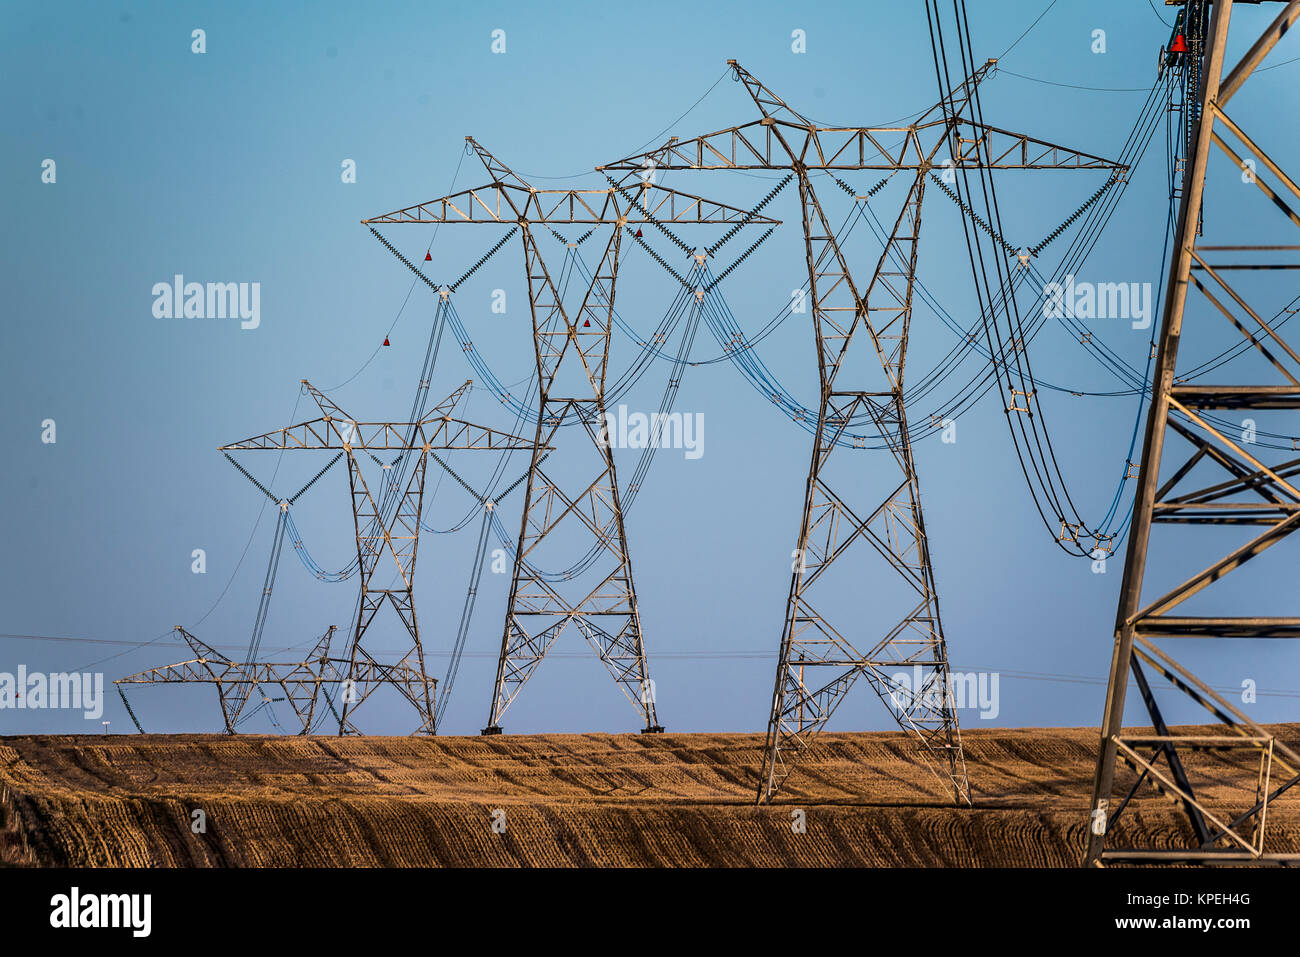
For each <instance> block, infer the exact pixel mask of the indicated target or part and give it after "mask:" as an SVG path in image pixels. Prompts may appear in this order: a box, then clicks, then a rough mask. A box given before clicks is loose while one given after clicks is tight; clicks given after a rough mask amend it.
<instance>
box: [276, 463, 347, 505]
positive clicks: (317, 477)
mask: <svg viewBox="0 0 1300 957" xmlns="http://www.w3.org/2000/svg"><path fill="white" fill-rule="evenodd" d="M341 458H343V453H342V452H340V453H339V454H338V455H336V456H334V458H332V459H330V462H329V465H327V466H325V467H324V468H323V469H321V470H320V471H319V472H317V473H316V474H315V475H314V476H312V480H311V481H310V482H308V483H307V484H306V485H304V486H303V487H302V488H300V489H298V491H297V492H296V493H295V494H294V496H293V498H291V499H289V500H288V501H289V504H290V505H292V504H293V503H294V502H296V501H298V499H300V498H302V496H303V493H304V492H306V491H307V489H309V488H311V487H312V486H313V485H315V484H316V483H317V482H318V481H320V477H321V476H322V475H324V474H325V473H326V472H328V471H329V470H330V469H332V468H333V467H334V463H335V462H337V461H338V460H339V459H341Z"/></svg>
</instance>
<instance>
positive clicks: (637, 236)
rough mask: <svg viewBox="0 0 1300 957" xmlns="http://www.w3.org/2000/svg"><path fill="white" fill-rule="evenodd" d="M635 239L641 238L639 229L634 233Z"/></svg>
mask: <svg viewBox="0 0 1300 957" xmlns="http://www.w3.org/2000/svg"><path fill="white" fill-rule="evenodd" d="M636 238H637V239H640V238H641V230H640V229H639V228H638V229H637V231H636Z"/></svg>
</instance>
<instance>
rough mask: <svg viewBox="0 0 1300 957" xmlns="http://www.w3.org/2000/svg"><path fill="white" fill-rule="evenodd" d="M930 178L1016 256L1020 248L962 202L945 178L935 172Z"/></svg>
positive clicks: (994, 238)
mask: <svg viewBox="0 0 1300 957" xmlns="http://www.w3.org/2000/svg"><path fill="white" fill-rule="evenodd" d="M930 179H932V180H934V184H935V185H936V186H938V187H939V188H940V189H941V190H943V191H944V193H945V194H946V195H947V197H948V198H949V199H951V200H952V201H953V202H954V203H956V204H957V205H958V206H960V207H961V210H962V212H964V213H965V214H966V215H967V216H969V217H970V218H971V220H973V221H974V223H975V225H976V226H978V227H980V229H982V230H984V232H986V233H988V234H989V235H990V236H992V237H993V241H994V242H996V243H997V244H998V245H999V246H1001V247H1002V249H1003V250H1004V251H1005V252H1006V254H1007V255H1008V256H1015V255H1018V254H1019V252H1020V250H1018V249H1016V247H1014V246H1012V245H1011V244H1010V243H1009V242H1007V241H1006V240H1005V239H1003V238H1002V237H1001V236H1000V235H998V234H997V233H996V232H995V231H994V229H993V227H992V226H990V225H989V224H988V223H986V222H984V220H983V219H981V218H980V215H979V213H977V212H975V210H973V209H971V208H970V207H969V206H967V205H966V204H965V203H964V202H962V199H961V197H960V196H958V195H957V194H956V193H954V192H953V191H952V190H950V189H949V188H948V187H947V185H946V184H945V183H944V181H943V180H941V179H940V178H939V177H937V176H935V175H934V174H933V173H931V174H930Z"/></svg>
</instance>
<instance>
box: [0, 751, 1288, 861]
mask: <svg viewBox="0 0 1300 957" xmlns="http://www.w3.org/2000/svg"><path fill="white" fill-rule="evenodd" d="M1276 733H1277V734H1279V735H1280V736H1281V738H1282V739H1283V740H1285V741H1287V742H1288V743H1291V744H1292V745H1293V746H1295V743H1296V742H1297V740H1298V739H1300V725H1286V726H1279V727H1278V728H1276ZM963 740H964V742H965V746H966V759H967V764H968V768H969V774H970V780H971V785H972V788H973V790H974V793H975V807H973V808H954V807H952V806H950V805H949V804H948V802H947V801H946V800H945V797H944V791H943V789H942V787H941V786H940V785H939V784H938V782H937V780H936V779H935V778H934V777H933V775H932V774H931V773H930V772H929V771H927V770H926V769H925V767H924V766H923V765H922V764H920V763H919V762H918V761H917V760H916V759H915V758H914V756H913V747H914V746H913V744H912V742H911V740H910V739H908V738H907V737H905V736H904V735H902V734H900V733H888V732H878V733H877V732H873V733H859V734H827V735H823V736H822V737H821V738H820V739H819V745H818V748H817V749H816V750H815V751H814V752H812V753H810V754H809V755H808V756H806V757H805V758H804V760H803V761H802V762H801V764H800V766H799V769H798V770H797V771H796V772H795V773H794V774H793V775H792V776H791V777H790V779H789V781H788V782H787V786H786V789H785V791H784V792H783V794H782V795H781V797H780V798H779V801H778V803H777V804H775V805H773V806H771V807H762V808H759V807H755V806H754V804H753V793H754V788H755V784H756V780H757V774H758V768H759V766H760V757H761V754H760V752H761V747H762V743H763V742H762V736H761V735H753V734H664V735H604V734H590V735H564V734H555V735H504V736H500V737H444V738H390V737H364V738H336V737H312V738H288V737H258V736H238V737H228V736H219V735H130V736H127V735H122V736H114V737H107V738H104V737H91V736H75V737H73V736H20V737H7V738H0V862H4V863H11V864H38V865H71V866H132V867H134V866H265V867H299V866H326V867H329V866H411V865H424V866H427V865H453V866H518V865H525V866H531V865H559V866H573V865H577V866H583V865H615V866H780V865H799V866H846V865H847V866H933V865H967V866H990V865H1001V866H1007V865H1011V866H1035V867H1042V866H1046V867H1070V866H1075V865H1076V864H1077V863H1078V861H1079V855H1080V849H1081V848H1082V844H1083V835H1084V825H1085V817H1086V812H1085V809H1086V806H1087V802H1088V797H1089V792H1090V789H1091V781H1092V773H1093V762H1094V760H1095V749H1096V743H1097V732H1096V731H1095V730H1094V729H1091V728H1087V729H1074V728H1056V729H1034V728H1026V729H1007V730H1001V729H987V730H973V731H967V732H964V733H963ZM1189 773H1190V772H1189ZM1125 774H1127V772H1125ZM1216 774H1217V775H1218V776H1216ZM1222 774H1223V772H1221V771H1220V772H1210V773H1208V774H1207V775H1206V776H1205V777H1203V778H1202V779H1201V780H1200V781H1196V782H1195V783H1197V785H1198V786H1199V787H1202V788H1204V789H1205V791H1204V793H1207V794H1211V795H1213V794H1214V792H1215V791H1216V790H1217V791H1219V792H1221V793H1222V792H1223V783H1224V779H1223V777H1222ZM1129 780H1131V777H1130V778H1129ZM196 808H201V809H203V810H204V811H205V812H206V815H207V833H206V834H200V835H195V834H192V833H191V832H190V827H189V822H190V813H191V811H192V810H194V809H196ZM795 808H800V809H803V810H804V811H805V812H806V815H807V830H806V833H803V834H796V833H794V832H793V830H792V828H791V812H792V810H793V809H795ZM495 809H502V810H504V811H505V819H506V830H505V832H504V833H501V834H498V833H495V832H494V831H493V829H492V827H491V823H492V814H493V811H494V810H495ZM1126 819H1127V824H1126V826H1125V828H1124V829H1123V830H1124V833H1122V834H1119V835H1116V838H1117V839H1118V840H1119V842H1120V843H1133V842H1138V841H1140V842H1142V843H1149V844H1154V845H1156V846H1162V847H1177V846H1182V845H1183V843H1184V840H1185V836H1184V835H1185V827H1184V825H1183V824H1182V818H1181V816H1180V812H1178V810H1177V809H1176V808H1175V807H1174V805H1173V804H1172V803H1171V802H1169V801H1168V800H1166V799H1165V798H1162V797H1160V796H1159V795H1157V794H1155V793H1154V792H1151V791H1150V790H1148V789H1144V790H1143V791H1142V792H1140V797H1139V798H1138V799H1137V800H1136V801H1135V803H1134V806H1133V807H1132V809H1131V810H1130V811H1129V812H1127V813H1126ZM1269 835H1270V836H1269V850H1272V851H1290V852H1293V853H1294V852H1297V851H1300V796H1297V798H1296V799H1292V798H1290V797H1286V798H1284V799H1282V800H1279V801H1278V802H1275V803H1274V804H1273V805H1272V806H1271V810H1270V816H1269Z"/></svg>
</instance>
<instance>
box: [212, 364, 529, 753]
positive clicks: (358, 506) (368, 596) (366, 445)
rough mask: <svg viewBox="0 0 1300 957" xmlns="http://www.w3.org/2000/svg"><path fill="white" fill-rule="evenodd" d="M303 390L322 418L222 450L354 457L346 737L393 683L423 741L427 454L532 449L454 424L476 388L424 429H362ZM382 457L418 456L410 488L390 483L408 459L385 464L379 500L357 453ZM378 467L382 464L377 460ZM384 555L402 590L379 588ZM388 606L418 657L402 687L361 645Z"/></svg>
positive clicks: (430, 723)
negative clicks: (418, 613)
mask: <svg viewBox="0 0 1300 957" xmlns="http://www.w3.org/2000/svg"><path fill="white" fill-rule="evenodd" d="M302 384H303V387H304V388H305V389H306V390H307V391H308V392H309V393H310V394H311V397H312V398H313V399H315V401H316V404H317V405H318V406H319V407H320V410H321V416H320V417H319V418H316V419H311V420H309V421H306V422H300V423H298V424H297V425H290V426H288V427H286V428H283V429H277V430H276V431H274V432H268V433H266V434H265V435H258V436H254V437H253V438H249V439H244V440H242V441H240V442H234V443H232V444H230V445H223V446H222V447H221V451H236V450H253V449H300V450H301V449H329V450H340V449H341V450H342V451H343V452H345V453H346V454H347V459H348V484H349V487H350V489H351V493H352V520H353V527H354V528H355V531H356V539H357V563H358V571H359V575H360V578H361V600H360V604H359V606H358V610H357V621H356V629H355V631H354V632H353V635H352V638H351V641H350V643H349V646H348V652H347V655H346V659H347V662H348V666H347V673H346V674H341V675H340V678H339V680H340V681H341V682H343V684H344V693H343V694H342V695H341V701H342V704H343V708H342V713H341V714H340V716H339V734H345V733H359V732H358V731H357V729H356V727H355V726H354V725H353V724H352V723H351V721H350V720H349V714H350V712H352V711H354V710H356V708H358V707H360V705H361V704H362V703H364V702H365V700H366V699H367V698H368V697H369V696H370V694H371V693H372V692H373V691H374V690H375V689H376V688H377V687H378V686H379V685H381V684H392V685H393V686H394V687H395V688H396V689H397V690H398V691H399V692H400V693H401V694H402V696H403V697H405V698H406V699H407V700H408V701H409V702H410V703H411V705H412V706H413V707H414V708H415V709H416V711H417V712H418V713H419V715H420V725H419V727H418V728H417V730H416V732H415V733H416V734H421V733H427V734H433V733H434V704H433V693H434V692H433V688H434V680H433V678H431V677H429V675H428V672H427V670H426V669H425V666H424V646H423V644H422V643H421V641H420V629H419V625H418V623H417V621H416V617H415V600H414V594H413V589H414V586H415V558H416V550H417V547H418V545H419V539H420V511H421V508H422V505H423V501H424V475H425V466H426V464H427V455H428V454H429V452H430V451H432V450H433V449H467V450H469V449H474V450H483V451H502V450H510V449H526V448H531V447H532V445H531V443H530V442H529V441H528V440H527V439H525V438H521V437H520V436H516V435H511V434H509V433H507V432H501V431H498V430H496V429H491V428H488V427H486V426H481V425H474V424H473V423H470V422H466V421H464V420H463V419H457V418H453V417H452V415H451V413H452V412H453V411H454V410H455V407H456V405H457V403H458V402H459V401H460V399H461V396H463V395H464V393H465V391H466V390H467V389H468V388H469V386H470V383H469V382H466V383H465V384H464V385H462V386H461V387H460V388H459V389H457V390H456V391H455V392H453V393H452V394H451V395H449V396H448V397H447V398H446V399H444V400H443V401H442V402H440V403H438V405H436V406H435V407H434V408H433V409H432V410H431V411H430V412H429V413H428V414H427V415H425V416H424V417H423V418H421V419H420V420H419V421H418V422H358V421H357V420H356V419H354V418H352V417H351V416H349V415H348V414H347V413H345V412H344V411H343V410H342V409H340V408H339V407H338V406H337V405H335V404H334V403H333V402H332V401H330V400H329V399H328V398H327V397H326V396H325V395H324V394H323V393H321V392H320V391H319V390H318V389H316V388H314V387H313V386H312V385H311V383H309V382H308V381H307V380H306V379H304V380H302ZM378 451H398V452H402V453H412V452H414V453H418V454H417V455H415V457H414V461H413V462H412V463H411V465H412V467H411V469H410V477H409V478H408V479H407V481H406V484H405V487H403V486H402V485H401V484H400V483H399V482H397V481H395V480H393V479H391V478H388V474H389V472H390V471H391V469H392V467H393V466H394V465H395V464H396V463H397V462H400V461H401V459H402V458H403V456H399V457H398V459H397V460H394V462H390V463H387V464H385V463H383V462H379V464H380V466H381V467H382V468H383V469H384V473H385V478H384V484H383V485H382V486H376V488H375V491H374V492H373V493H372V491H371V488H370V486H369V485H368V484H367V482H366V479H365V476H364V475H363V474H362V470H361V461H360V456H359V455H358V453H360V452H366V453H368V454H369V455H371V456H372V457H373V456H374V453H375V452H378ZM376 461H379V460H378V459H377V458H376ZM385 554H387V555H390V556H391V557H392V559H393V561H394V563H395V564H396V568H397V580H398V581H400V585H395V586H393V587H382V586H381V585H379V584H377V583H376V581H375V573H376V571H377V570H378V567H379V561H380V559H381V558H383V557H384V555H385ZM385 602H387V603H388V604H390V605H392V607H393V609H394V610H395V611H396V612H397V615H398V617H399V618H400V619H401V621H402V624H403V625H405V626H406V630H407V632H408V633H409V634H410V637H411V650H410V651H408V652H407V653H406V654H405V655H404V656H403V657H402V659H401V661H400V662H399V663H398V665H397V666H396V668H397V671H396V672H395V673H394V674H396V675H397V676H398V677H399V678H401V680H396V681H391V680H387V679H386V677H385V676H386V674H387V673H386V672H385V670H384V669H385V667H386V666H382V665H380V664H379V663H378V662H376V661H375V659H374V658H373V657H371V655H370V654H369V652H367V651H366V649H365V648H364V647H362V644H361V638H362V636H363V635H364V634H365V632H366V629H367V628H369V627H370V623H371V621H372V620H373V619H374V617H375V614H376V612H378V611H379V609H380V608H381V607H382V606H383V605H384V603H385ZM412 673H413V674H415V675H418V676H419V677H418V680H416V681H411V680H407V679H408V678H409V675H410V674H412ZM389 677H391V676H389Z"/></svg>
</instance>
